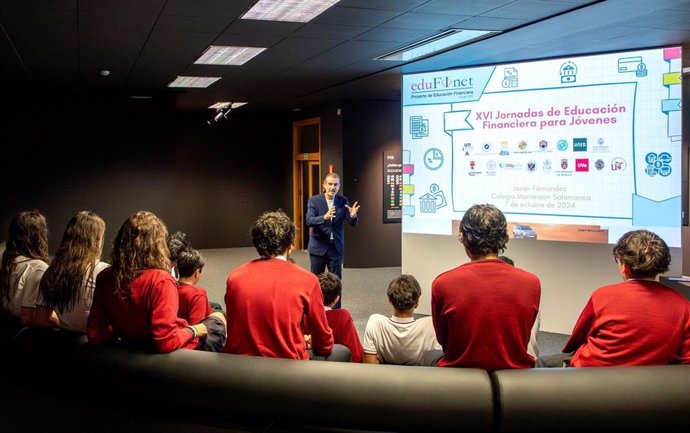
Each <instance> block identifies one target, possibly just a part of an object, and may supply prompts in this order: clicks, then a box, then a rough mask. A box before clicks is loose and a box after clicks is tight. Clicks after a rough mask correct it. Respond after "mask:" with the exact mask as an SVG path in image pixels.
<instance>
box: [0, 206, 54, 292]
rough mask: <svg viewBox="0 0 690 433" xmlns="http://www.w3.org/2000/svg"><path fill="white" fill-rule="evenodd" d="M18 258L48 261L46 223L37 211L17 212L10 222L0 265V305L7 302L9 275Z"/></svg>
mask: <svg viewBox="0 0 690 433" xmlns="http://www.w3.org/2000/svg"><path fill="white" fill-rule="evenodd" d="M18 256H24V257H28V258H30V259H40V260H43V261H44V262H47V261H48V223H47V221H46V218H45V216H43V214H41V212H39V211H38V210H29V211H22V212H18V213H16V214H15V215H14V216H13V217H12V220H11V221H10V227H9V230H8V234H7V244H6V245H5V252H4V253H3V254H2V263H1V264H0V305H7V303H8V302H9V298H10V294H9V292H10V274H11V273H12V271H13V270H14V259H15V258H16V257H18Z"/></svg>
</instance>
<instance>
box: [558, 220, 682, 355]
mask: <svg viewBox="0 0 690 433" xmlns="http://www.w3.org/2000/svg"><path fill="white" fill-rule="evenodd" d="M613 258H614V259H615V261H616V265H617V266H618V270H619V272H620V274H621V277H622V278H623V282H622V283H617V284H611V285H609V286H604V287H600V288H598V289H597V290H595V291H594V292H593V293H592V296H591V297H590V299H589V302H587V305H586V306H585V308H584V310H582V313H581V314H580V318H579V319H578V320H577V323H575V328H574V329H573V332H572V334H571V336H570V339H569V340H568V342H567V343H566V345H565V347H564V348H563V351H564V352H572V351H574V352H575V353H574V355H573V357H572V359H571V360H570V365H571V366H573V367H597V366H613V365H665V364H690V302H689V301H688V300H687V299H685V298H684V297H683V296H682V295H681V294H680V293H678V292H676V291H675V290H673V289H671V288H670V287H666V286H665V285H663V284H661V283H659V282H658V281H655V279H656V277H657V275H659V274H661V273H664V272H666V271H668V268H669V264H670V263H671V254H670V252H669V249H668V246H667V245H666V242H664V240H663V239H661V238H660V237H659V236H658V235H657V234H655V233H652V232H650V231H647V230H635V231H631V232H628V233H626V234H624V235H623V236H622V237H621V238H620V239H619V240H618V242H617V243H616V246H615V247H614V248H613Z"/></svg>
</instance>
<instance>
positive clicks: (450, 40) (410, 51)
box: [374, 29, 501, 62]
mask: <svg viewBox="0 0 690 433" xmlns="http://www.w3.org/2000/svg"><path fill="white" fill-rule="evenodd" d="M498 33H501V32H499V31H492V30H463V29H449V30H445V31H443V32H441V33H439V34H437V35H434V36H432V37H430V38H426V39H423V40H421V41H418V42H414V43H412V44H408V45H406V46H404V47H402V48H399V49H397V50H395V51H391V52H389V53H386V54H383V55H381V56H378V57H376V58H375V59H374V60H396V61H402V62H406V61H410V60H414V59H418V58H421V57H427V56H431V55H433V54H438V53H440V52H442V51H447V50H450V49H452V48H457V47H460V46H463V45H468V44H471V43H474V42H477V41H479V40H481V39H486V38H488V37H489V36H493V35H495V34H498Z"/></svg>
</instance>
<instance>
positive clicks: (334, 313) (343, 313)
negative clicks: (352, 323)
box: [326, 308, 352, 319]
mask: <svg viewBox="0 0 690 433" xmlns="http://www.w3.org/2000/svg"><path fill="white" fill-rule="evenodd" d="M326 316H328V317H333V318H339V319H348V318H349V319H352V314H350V312H349V311H348V310H346V309H345V308H338V309H336V310H326Z"/></svg>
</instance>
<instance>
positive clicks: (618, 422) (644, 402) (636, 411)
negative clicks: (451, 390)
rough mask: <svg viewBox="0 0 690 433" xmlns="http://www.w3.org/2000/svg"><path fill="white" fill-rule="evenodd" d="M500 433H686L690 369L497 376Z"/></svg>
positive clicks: (531, 372) (579, 370)
mask: <svg viewBox="0 0 690 433" xmlns="http://www.w3.org/2000/svg"><path fill="white" fill-rule="evenodd" d="M492 381H493V385H494V389H495V392H496V409H497V411H498V413H499V417H498V426H497V427H498V429H499V431H501V432H505V433H509V432H531V431H536V432H578V433H582V432H593V431H603V432H618V431H621V432H631V431H648V432H657V431H667V432H679V433H680V432H690V365H666V366H649V367H606V368H552V369H539V368H537V369H529V370H501V371H496V372H494V373H493V374H492Z"/></svg>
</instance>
